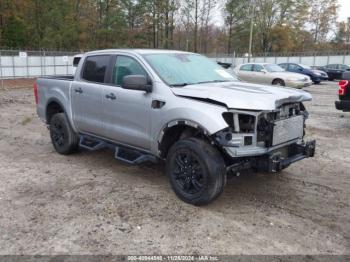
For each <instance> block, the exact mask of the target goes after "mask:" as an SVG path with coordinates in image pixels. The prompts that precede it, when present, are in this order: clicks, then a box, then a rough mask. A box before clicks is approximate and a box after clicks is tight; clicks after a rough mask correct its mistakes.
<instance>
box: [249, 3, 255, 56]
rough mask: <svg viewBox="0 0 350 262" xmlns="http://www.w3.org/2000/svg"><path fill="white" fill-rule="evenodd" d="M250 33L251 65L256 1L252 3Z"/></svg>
mask: <svg viewBox="0 0 350 262" xmlns="http://www.w3.org/2000/svg"><path fill="white" fill-rule="evenodd" d="M250 8H251V11H250V12H251V13H250V33H249V51H248V63H250V58H251V57H252V45H253V29H254V15H255V5H254V0H251V1H250Z"/></svg>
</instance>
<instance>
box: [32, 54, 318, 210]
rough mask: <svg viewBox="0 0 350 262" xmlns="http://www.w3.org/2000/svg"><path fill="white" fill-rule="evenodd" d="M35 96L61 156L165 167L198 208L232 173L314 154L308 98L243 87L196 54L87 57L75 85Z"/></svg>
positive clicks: (58, 83) (47, 88) (54, 82)
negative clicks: (97, 156) (111, 157)
mask: <svg viewBox="0 0 350 262" xmlns="http://www.w3.org/2000/svg"><path fill="white" fill-rule="evenodd" d="M34 93H35V97H36V102H37V113H38V115H39V117H40V118H41V119H42V120H43V121H44V122H45V123H46V124H47V125H48V127H49V130H50V136H51V140H52V143H53V146H54V148H55V149H56V150H57V152H58V153H61V154H70V153H73V152H77V149H78V148H84V149H87V150H97V149H100V148H103V147H110V148H112V149H113V150H115V157H116V158H117V159H119V160H122V161H124V162H127V163H129V164H140V163H142V162H145V161H154V162H157V161H165V162H166V173H167V175H168V177H169V180H170V183H171V186H172V188H173V190H174V191H175V193H176V194H177V196H178V197H179V198H181V199H182V200H183V201H185V202H188V203H191V204H194V205H204V204H207V203H209V202H211V201H212V200H214V199H215V198H217V197H218V196H219V195H220V194H221V193H222V192H223V189H224V186H225V183H226V176H227V174H229V173H233V174H237V173H239V172H241V171H242V170H245V169H252V170H255V171H263V172H278V171H280V170H282V169H283V168H286V167H287V166H288V165H290V164H291V163H293V162H296V161H298V160H301V159H303V158H306V157H312V156H313V155H314V152H315V141H314V140H313V141H308V142H306V141H304V139H303V137H304V128H305V120H306V119H307V117H308V113H307V111H306V109H305V107H304V105H303V103H302V102H303V101H308V100H311V96H310V94H308V93H306V92H304V91H302V90H295V89H290V88H284V87H283V88H281V87H273V86H261V85H256V84H249V83H243V82H240V81H238V80H237V79H236V78H235V76H234V75H233V74H232V73H231V72H230V71H227V70H225V69H224V68H222V67H221V66H219V65H217V64H216V63H214V62H213V61H211V60H209V59H208V58H206V57H204V56H201V55H198V54H194V53H188V52H181V51H168V50H141V49H140V50H102V51H94V52H89V53H86V54H84V55H83V57H82V59H81V61H80V62H79V65H78V67H77V70H76V73H75V76H56V77H41V78H38V80H37V82H36V83H35V85H34Z"/></svg>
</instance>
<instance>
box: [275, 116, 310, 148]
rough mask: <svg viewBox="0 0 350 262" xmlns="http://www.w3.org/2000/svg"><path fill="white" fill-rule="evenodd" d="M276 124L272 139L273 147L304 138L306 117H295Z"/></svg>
mask: <svg viewBox="0 0 350 262" xmlns="http://www.w3.org/2000/svg"><path fill="white" fill-rule="evenodd" d="M274 124H275V126H274V128H273V138H272V145H273V146H276V145H279V144H282V143H285V142H288V141H290V140H293V139H297V138H301V137H303V133H304V116H294V117H291V118H287V119H283V120H278V121H276V122H275V123H274Z"/></svg>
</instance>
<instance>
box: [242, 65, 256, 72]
mask: <svg viewBox="0 0 350 262" xmlns="http://www.w3.org/2000/svg"><path fill="white" fill-rule="evenodd" d="M239 70H241V71H253V65H252V64H249V65H242V66H241V68H240V69H239Z"/></svg>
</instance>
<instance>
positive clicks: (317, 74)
mask: <svg viewBox="0 0 350 262" xmlns="http://www.w3.org/2000/svg"><path fill="white" fill-rule="evenodd" d="M279 66H280V67H282V68H283V69H284V70H286V71H288V72H294V73H299V74H303V75H307V76H309V77H310V78H311V80H312V82H314V83H315V84H319V83H321V81H324V80H328V75H327V73H326V72H324V71H321V70H316V69H312V68H311V67H310V66H307V65H302V64H295V63H282V64H279Z"/></svg>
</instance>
